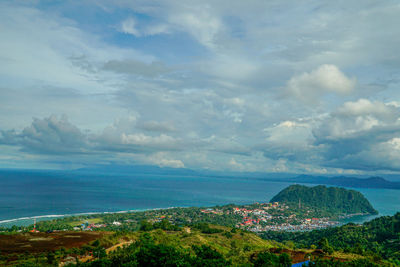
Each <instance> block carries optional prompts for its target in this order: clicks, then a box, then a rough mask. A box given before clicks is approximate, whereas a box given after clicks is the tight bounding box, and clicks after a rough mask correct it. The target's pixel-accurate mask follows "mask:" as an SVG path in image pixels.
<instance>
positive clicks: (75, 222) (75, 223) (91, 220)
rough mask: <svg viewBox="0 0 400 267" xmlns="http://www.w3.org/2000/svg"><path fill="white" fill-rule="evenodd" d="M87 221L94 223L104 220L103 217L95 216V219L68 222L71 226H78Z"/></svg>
mask: <svg viewBox="0 0 400 267" xmlns="http://www.w3.org/2000/svg"><path fill="white" fill-rule="evenodd" d="M86 222H87V223H89V224H92V223H94V224H96V223H102V222H103V220H102V219H101V218H93V219H87V220H80V221H72V222H69V223H68V224H69V225H71V226H78V225H81V224H83V223H86Z"/></svg>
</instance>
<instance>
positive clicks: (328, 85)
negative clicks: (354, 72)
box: [287, 64, 356, 103]
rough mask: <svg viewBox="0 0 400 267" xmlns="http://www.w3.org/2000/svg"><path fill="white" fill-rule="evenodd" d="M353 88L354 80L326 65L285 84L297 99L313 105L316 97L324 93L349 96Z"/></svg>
mask: <svg viewBox="0 0 400 267" xmlns="http://www.w3.org/2000/svg"><path fill="white" fill-rule="evenodd" d="M355 86H356V79H355V78H348V77H347V76H346V75H345V74H344V73H342V72H341V71H340V70H339V68H338V67H336V66H334V65H327V64H326V65H322V66H320V67H318V68H317V69H315V70H313V71H311V72H309V73H308V72H305V73H303V74H300V75H296V76H294V77H292V78H291V79H290V80H289V81H288V83H287V90H288V93H289V94H290V95H291V96H293V97H295V98H297V99H300V100H302V101H304V102H306V103H315V102H316V101H317V100H318V97H320V96H322V95H324V94H326V93H335V94H339V95H340V94H342V95H343V94H349V93H351V92H352V91H353V90H354V88H355Z"/></svg>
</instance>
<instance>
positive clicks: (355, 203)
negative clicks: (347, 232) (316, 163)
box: [271, 185, 378, 214]
mask: <svg viewBox="0 0 400 267" xmlns="http://www.w3.org/2000/svg"><path fill="white" fill-rule="evenodd" d="M271 202H284V203H300V204H301V205H304V206H309V207H314V208H318V209H321V210H326V211H328V212H330V213H332V214H356V213H362V214H377V213H378V212H377V211H376V210H375V209H374V208H373V207H372V205H371V204H370V203H369V201H368V200H367V199H366V198H365V197H364V196H363V195H362V194H361V193H360V192H357V191H354V190H347V189H344V188H337V187H326V186H322V185H319V186H314V187H307V186H303V185H291V186H289V187H287V188H285V189H283V190H282V191H281V192H279V193H278V194H277V195H276V196H274V197H273V198H272V199H271Z"/></svg>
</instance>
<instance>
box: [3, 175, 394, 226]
mask: <svg viewBox="0 0 400 267" xmlns="http://www.w3.org/2000/svg"><path fill="white" fill-rule="evenodd" d="M288 185H290V183H286V182H270V181H263V180H257V179H246V178H219V177H200V176H199V177H197V176H173V175H149V174H140V175H139V174H129V175H128V174H118V175H117V174H112V175H111V174H110V175H107V174H101V175H100V174H88V173H78V172H62V171H5V170H2V171H0V226H11V225H14V224H15V225H21V224H32V222H33V217H36V216H39V218H38V220H41V219H48V218H49V217H48V216H50V217H56V216H61V215H66V214H80V213H92V212H96V213H97V212H100V213H101V212H117V211H128V210H145V209H154V208H168V207H190V206H213V205H224V204H229V203H235V204H247V203H253V202H266V201H269V200H270V199H271V198H272V197H273V196H274V195H276V194H277V193H278V192H279V191H280V190H282V189H283V188H285V187H287V186H288ZM359 191H361V192H362V193H363V194H364V195H365V196H366V197H367V198H368V199H369V200H370V202H371V203H372V205H373V206H374V207H375V208H376V209H377V210H378V211H379V212H380V215H393V214H394V213H395V212H397V211H400V191H399V190H388V189H360V190H359ZM42 216H44V217H42ZM355 220H359V221H362V220H365V217H363V218H359V219H357V218H356V219H355Z"/></svg>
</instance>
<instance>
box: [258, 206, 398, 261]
mask: <svg viewBox="0 0 400 267" xmlns="http://www.w3.org/2000/svg"><path fill="white" fill-rule="evenodd" d="M261 236H262V237H263V238H265V239H269V240H270V239H272V240H276V241H278V242H286V241H289V240H290V241H293V242H294V243H295V245H296V246H297V247H300V248H301V247H303V248H309V247H311V246H317V247H318V248H321V249H323V250H325V251H327V252H333V251H342V252H346V253H355V254H358V255H364V256H369V257H372V258H374V259H381V258H383V259H385V260H388V261H390V262H392V263H394V264H397V265H400V213H397V214H395V215H394V216H383V217H379V218H376V219H374V220H372V221H369V222H366V223H364V224H363V225H356V224H352V223H350V224H347V225H344V226H341V227H335V228H327V229H323V230H316V231H311V232H296V233H294V232H291V233H290V232H266V233H263V234H261ZM321 264H322V263H321ZM321 266H323V265H321Z"/></svg>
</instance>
